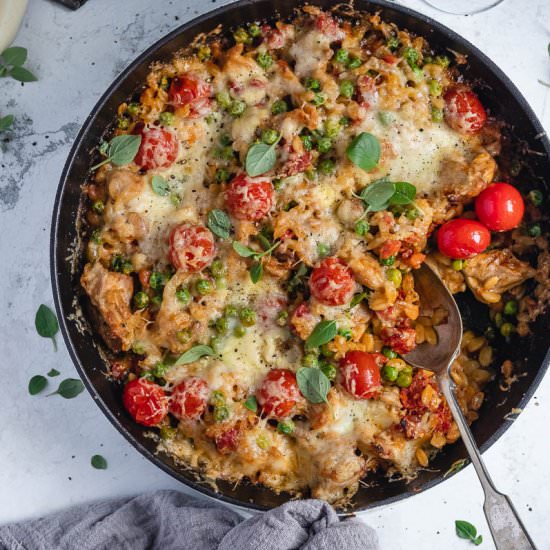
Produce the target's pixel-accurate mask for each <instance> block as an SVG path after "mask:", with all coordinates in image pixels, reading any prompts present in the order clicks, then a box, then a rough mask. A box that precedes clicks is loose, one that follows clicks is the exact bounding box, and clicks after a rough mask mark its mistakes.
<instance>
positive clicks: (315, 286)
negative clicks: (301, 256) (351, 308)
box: [309, 258, 355, 306]
mask: <svg viewBox="0 0 550 550" xmlns="http://www.w3.org/2000/svg"><path fill="white" fill-rule="evenodd" d="M309 290H310V291H311V294H312V295H313V296H314V297H315V298H316V299H317V300H318V301H319V302H321V303H322V304H325V305H327V306H340V305H342V304H345V303H347V302H349V301H350V300H351V297H352V296H353V291H354V290H355V281H354V279H353V275H352V273H351V270H350V268H349V267H348V266H347V265H346V264H345V263H344V262H343V261H342V260H340V259H339V258H326V259H325V260H323V261H322V262H321V263H320V264H319V265H318V266H317V267H316V268H315V269H314V270H313V271H312V272H311V276H310V278H309Z"/></svg>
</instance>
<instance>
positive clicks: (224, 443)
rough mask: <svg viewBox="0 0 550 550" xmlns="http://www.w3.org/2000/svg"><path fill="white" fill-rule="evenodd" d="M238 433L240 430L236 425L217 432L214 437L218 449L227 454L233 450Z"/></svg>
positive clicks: (237, 439) (236, 443)
mask: <svg viewBox="0 0 550 550" xmlns="http://www.w3.org/2000/svg"><path fill="white" fill-rule="evenodd" d="M239 435H240V431H239V428H238V427H237V426H234V427H233V428H229V430H225V431H223V432H221V433H220V434H218V435H217V436H216V437H215V438H214V441H215V443H216V447H217V448H218V451H219V452H220V453H221V454H228V453H230V452H232V451H235V450H236V449H237V445H238V442H239Z"/></svg>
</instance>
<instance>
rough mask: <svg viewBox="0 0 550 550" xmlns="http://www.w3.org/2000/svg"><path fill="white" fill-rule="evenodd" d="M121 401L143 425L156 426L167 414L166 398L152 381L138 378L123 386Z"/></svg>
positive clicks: (162, 391)
mask: <svg viewBox="0 0 550 550" xmlns="http://www.w3.org/2000/svg"><path fill="white" fill-rule="evenodd" d="M122 402H123V404H124V407H125V408H126V410H127V411H128V412H129V413H130V414H131V415H132V417H133V418H134V420H135V421H136V422H138V423H139V424H143V425H144V426H156V425H157V424H159V423H160V422H161V421H162V420H163V419H164V417H165V416H166V415H167V414H168V399H167V397H166V395H165V393H164V390H163V389H162V388H161V387H160V386H159V385H157V384H155V383H154V382H151V381H149V380H145V379H144V378H138V379H137V380H132V381H131V382H128V384H126V386H124V391H123V392H122Z"/></svg>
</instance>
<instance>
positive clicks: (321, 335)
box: [306, 321, 338, 349]
mask: <svg viewBox="0 0 550 550" xmlns="http://www.w3.org/2000/svg"><path fill="white" fill-rule="evenodd" d="M337 332H338V329H337V328H336V321H321V322H320V323H317V325H316V326H315V328H314V329H313V332H312V333H311V334H310V335H309V336H308V339H307V340H306V349H311V348H318V347H320V346H322V345H323V344H326V343H327V342H330V341H331V340H332V339H333V338H334V337H335V336H336V334H337Z"/></svg>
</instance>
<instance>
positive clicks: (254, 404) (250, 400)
mask: <svg viewBox="0 0 550 550" xmlns="http://www.w3.org/2000/svg"><path fill="white" fill-rule="evenodd" d="M244 406H245V407H246V408H247V409H248V410H249V411H252V412H257V411H258V401H256V397H254V396H253V395H249V396H248V397H247V398H246V401H245V402H244Z"/></svg>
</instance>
